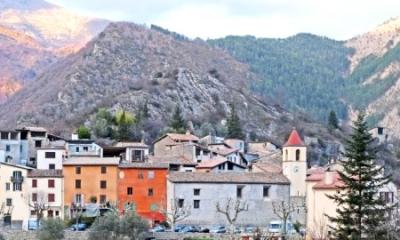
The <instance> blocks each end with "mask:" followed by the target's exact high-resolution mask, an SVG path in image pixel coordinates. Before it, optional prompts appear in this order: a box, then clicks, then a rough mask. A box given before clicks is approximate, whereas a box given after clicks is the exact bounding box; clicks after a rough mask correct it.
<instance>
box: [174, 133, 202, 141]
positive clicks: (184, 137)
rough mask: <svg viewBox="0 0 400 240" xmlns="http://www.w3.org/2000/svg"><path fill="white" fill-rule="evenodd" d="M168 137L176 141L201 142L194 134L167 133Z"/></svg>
mask: <svg viewBox="0 0 400 240" xmlns="http://www.w3.org/2000/svg"><path fill="white" fill-rule="evenodd" d="M167 136H168V137H170V138H172V140H174V141H199V138H198V137H197V136H195V135H193V134H179V133H167Z"/></svg>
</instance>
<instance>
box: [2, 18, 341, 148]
mask: <svg viewBox="0 0 400 240" xmlns="http://www.w3.org/2000/svg"><path fill="white" fill-rule="evenodd" d="M255 79H256V75H254V74H253V73H251V72H250V71H249V69H248V66H247V65H245V64H242V63H240V62H238V61H237V60H235V59H234V58H233V57H231V56H230V55H228V54H226V53H225V52H224V51H222V50H218V49H215V48H213V47H211V46H209V45H208V44H207V43H205V42H203V41H200V40H195V41H190V40H187V39H180V38H176V37H174V36H173V35H170V34H164V33H162V32H160V31H157V30H153V29H148V28H146V27H144V26H139V25H135V24H133V23H112V24H110V25H109V26H108V27H107V28H106V29H105V31H104V32H102V33H101V34H99V36H98V37H96V38H95V39H94V40H92V41H91V42H89V43H88V44H87V45H86V46H85V47H84V48H83V49H81V50H80V51H79V52H77V53H75V54H72V55H70V56H68V57H66V58H65V59H63V60H61V61H59V62H57V63H55V64H53V65H52V67H51V68H50V69H48V70H47V71H46V72H45V73H43V74H42V75H41V76H40V77H38V79H37V80H36V81H34V82H32V84H30V85H29V86H26V87H25V88H24V89H22V90H21V91H19V92H17V93H16V94H15V95H13V96H12V97H10V98H9V100H8V101H7V102H6V103H4V104H3V105H2V106H1V107H0V115H2V116H7V117H6V118H1V119H0V125H1V126H7V127H15V126H16V125H26V124H34V125H41V126H45V127H47V128H49V129H50V130H52V131H54V132H56V133H59V134H63V133H64V134H65V133H67V132H69V131H71V130H72V129H74V128H76V127H77V126H79V124H82V123H85V122H87V121H88V119H91V118H92V116H93V115H94V114H95V113H96V111H97V110H98V109H99V108H107V109H110V111H116V110H118V109H124V110H126V111H129V112H131V113H136V112H138V109H139V107H140V106H141V104H143V103H144V102H146V103H147V105H148V109H149V113H150V118H151V119H152V124H153V126H154V127H153V128H152V129H153V131H160V130H162V129H163V128H164V127H165V126H166V125H167V124H168V122H169V121H170V118H171V115H172V112H173V109H174V108H175V107H176V106H177V105H180V106H181V107H182V109H183V114H184V116H185V118H186V119H187V120H190V121H191V122H192V123H193V125H194V127H195V128H205V127H207V126H208V125H210V124H211V125H213V126H216V125H220V123H221V121H223V120H224V119H226V116H227V113H228V111H229V109H230V107H229V105H230V104H234V105H235V107H236V109H237V111H238V113H239V116H240V119H241V121H242V122H243V124H244V129H246V131H247V133H249V134H250V135H256V136H260V137H265V136H267V135H268V136H274V137H275V136H276V138H278V139H280V140H281V141H283V138H284V137H285V136H286V134H287V133H288V132H289V131H290V130H291V128H292V127H293V126H297V127H298V129H299V130H300V131H302V132H303V133H304V134H306V135H308V136H311V135H313V136H316V135H318V136H321V135H325V137H324V139H328V140H329V139H334V138H333V137H332V136H330V135H329V134H328V133H327V131H326V129H324V128H323V127H321V126H320V125H318V124H315V123H313V122H311V121H309V120H307V119H306V118H304V117H303V116H301V115H293V114H291V113H289V112H287V111H286V110H284V109H282V108H281V107H279V106H277V105H273V104H271V103H265V102H263V101H261V100H260V99H258V98H257V97H256V96H255V95H254V93H251V92H250V91H249V90H248V88H247V86H249V85H250V84H251V83H252V82H254V81H255ZM158 134H160V132H156V133H155V134H154V136H156V135H158Z"/></svg>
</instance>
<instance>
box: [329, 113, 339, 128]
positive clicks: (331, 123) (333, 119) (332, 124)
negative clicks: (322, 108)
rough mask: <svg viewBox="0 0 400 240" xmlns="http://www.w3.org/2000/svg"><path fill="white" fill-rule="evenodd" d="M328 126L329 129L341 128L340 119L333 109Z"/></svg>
mask: <svg viewBox="0 0 400 240" xmlns="http://www.w3.org/2000/svg"><path fill="white" fill-rule="evenodd" d="M328 128H329V130H334V129H338V128H339V121H338V119H337V117H336V113H335V111H333V110H332V111H331V112H330V113H329V117H328Z"/></svg>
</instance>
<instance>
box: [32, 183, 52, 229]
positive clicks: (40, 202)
mask: <svg viewBox="0 0 400 240" xmlns="http://www.w3.org/2000/svg"><path fill="white" fill-rule="evenodd" d="M26 201H27V203H28V206H29V208H31V209H32V212H33V213H34V214H35V215H36V221H37V226H39V222H40V220H41V219H42V218H43V215H44V212H46V211H47V210H49V208H50V206H49V202H48V199H47V196H46V193H45V192H43V191H35V192H31V193H30V194H29V195H28V196H26Z"/></svg>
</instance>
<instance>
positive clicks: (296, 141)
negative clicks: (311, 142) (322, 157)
mask: <svg viewBox="0 0 400 240" xmlns="http://www.w3.org/2000/svg"><path fill="white" fill-rule="evenodd" d="M283 146H284V147H289V146H305V144H304V142H303V140H301V137H300V134H299V133H298V132H297V130H296V129H293V130H292V132H291V133H290V136H289V138H288V140H287V142H286V143H285V145H283Z"/></svg>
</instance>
